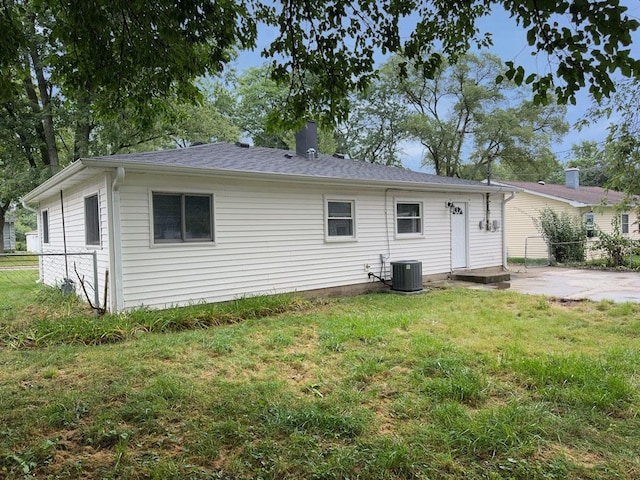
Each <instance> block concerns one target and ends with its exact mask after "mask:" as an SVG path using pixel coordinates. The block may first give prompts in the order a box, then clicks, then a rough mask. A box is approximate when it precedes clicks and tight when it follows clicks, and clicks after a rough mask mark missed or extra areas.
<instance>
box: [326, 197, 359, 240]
mask: <svg viewBox="0 0 640 480" xmlns="http://www.w3.org/2000/svg"><path fill="white" fill-rule="evenodd" d="M331 202H336V203H350V204H351V217H329V203H331ZM356 215H357V205H356V199H355V198H353V197H334V196H327V195H325V196H324V239H325V241H326V242H354V241H357V240H358V234H357V225H358V223H357V221H356ZM332 218H335V219H350V220H351V227H352V228H351V231H352V232H353V233H352V235H330V234H329V220H331V219H332Z"/></svg>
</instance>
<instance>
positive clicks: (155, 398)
mask: <svg viewBox="0 0 640 480" xmlns="http://www.w3.org/2000/svg"><path fill="white" fill-rule="evenodd" d="M123 317H124V319H119V320H118V319H115V318H114V319H111V318H110V317H105V318H98V319H94V318H93V317H91V316H90V317H89V318H86V319H84V320H82V322H84V323H82V324H81V326H80V327H77V328H75V329H74V327H73V324H72V323H73V322H72V321H71V320H68V322H69V323H65V322H67V320H65V319H64V316H62V317H60V318H61V319H62V320H61V321H62V323H64V324H65V325H66V326H67V327H66V328H69V329H71V331H72V333H66V334H65V333H64V331H63V330H61V331H60V332H58V331H57V330H56V331H54V333H51V335H50V337H49V339H48V340H47V339H45V340H41V341H40V343H33V342H24V343H17V344H9V343H5V347H6V346H8V345H9V346H11V347H13V348H0V364H1V365H2V367H3V375H2V376H0V476H1V477H2V478H7V479H9V480H12V479H26V478H36V479H62V478H86V479H103V478H114V479H115V478H118V479H137V478H150V479H151V478H158V479H159V478H162V479H164V478H170V479H171V478H175V479H179V478H180V479H181V478H189V479H213V478H218V479H220V478H223V479H224V478H226V479H231V478H265V479H299V478H309V479H345V478H361V479H407V478H433V479H443V480H444V479H458V478H465V479H467V478H468V479H505V480H506V479H521V480H524V479H532V478H533V479H537V478H540V479H542V478H544V479H592V480H596V479H620V478H625V479H627V478H628V479H632V478H640V461H639V460H638V455H637V452H638V451H640V436H638V434H637V432H638V431H640V415H639V413H640V398H639V397H640V396H639V394H638V386H639V385H640V367H639V365H640V346H639V344H638V335H637V332H638V328H640V327H639V326H638V323H639V322H640V320H639V318H640V307H639V306H637V305H631V304H624V305H617V304H612V303H610V302H600V303H593V302H581V303H575V304H559V303H554V302H552V301H549V300H547V299H545V298H542V297H527V296H521V295H517V294H513V293H510V292H483V291H471V290H464V289H443V290H434V291H432V292H430V293H428V294H425V295H418V296H392V295H384V294H379V295H364V296H360V297H354V298H348V299H336V300H331V301H325V302H323V303H310V302H308V301H303V300H300V299H297V298H296V297H275V298H269V299H243V300H239V301H238V302H231V303H230V304H227V305H219V306H205V305H194V306H192V307H187V308H186V309H173V310H170V311H167V312H156V311H136V312H132V313H131V314H130V315H127V316H123ZM74 318H76V319H77V320H78V321H79V320H80V317H74ZM116 321H120V322H123V323H121V324H116V323H110V322H116ZM101 322H105V323H106V325H105V326H100V324H101ZM52 323H53V322H52ZM33 325H36V327H37V328H36V327H33ZM114 325H118V328H120V329H121V330H122V332H123V333H121V335H120V336H119V337H116V336H114V337H112V338H110V339H109V340H108V341H106V340H105V341H95V340H94V339H95V338H100V336H99V335H98V333H99V332H105V331H115V327H114ZM31 326H32V328H34V331H35V332H40V333H41V332H42V331H44V330H39V328H40V324H39V323H37V322H36V323H33V324H31ZM50 331H53V330H50ZM100 335H102V333H100ZM109 342H114V343H109ZM35 347H37V348H35Z"/></svg>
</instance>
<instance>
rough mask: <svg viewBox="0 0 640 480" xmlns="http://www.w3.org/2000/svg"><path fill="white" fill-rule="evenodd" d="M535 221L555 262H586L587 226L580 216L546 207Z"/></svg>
mask: <svg viewBox="0 0 640 480" xmlns="http://www.w3.org/2000/svg"><path fill="white" fill-rule="evenodd" d="M535 223H536V226H537V227H538V230H540V233H541V234H542V237H543V238H544V239H545V241H546V242H547V244H548V245H549V248H550V252H551V256H552V257H553V260H554V261H555V262H557V263H567V262H584V260H585V243H586V238H587V227H586V225H585V223H584V222H583V221H582V219H581V218H580V217H578V216H574V215H569V214H568V213H567V212H561V213H558V212H556V211H555V210H552V209H551V208H545V209H543V210H542V211H541V212H540V218H538V219H537V220H536V221H535Z"/></svg>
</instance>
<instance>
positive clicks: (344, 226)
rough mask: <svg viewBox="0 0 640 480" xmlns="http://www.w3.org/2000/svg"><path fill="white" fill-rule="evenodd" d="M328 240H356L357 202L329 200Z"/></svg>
mask: <svg viewBox="0 0 640 480" xmlns="http://www.w3.org/2000/svg"><path fill="white" fill-rule="evenodd" d="M326 209H327V211H326V212H327V239H331V240H347V239H355V237H356V234H355V202H354V201H353V200H327V202H326Z"/></svg>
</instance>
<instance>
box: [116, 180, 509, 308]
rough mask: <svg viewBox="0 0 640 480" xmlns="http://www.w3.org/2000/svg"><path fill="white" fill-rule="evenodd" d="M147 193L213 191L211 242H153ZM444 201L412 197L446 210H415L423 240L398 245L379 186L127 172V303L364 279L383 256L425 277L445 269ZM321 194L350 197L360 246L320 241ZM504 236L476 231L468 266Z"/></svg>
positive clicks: (478, 263)
mask: <svg viewBox="0 0 640 480" xmlns="http://www.w3.org/2000/svg"><path fill="white" fill-rule="evenodd" d="M149 191H153V192H165V191H179V192H205V191H209V192H215V199H214V205H215V240H216V241H215V244H214V243H213V242H209V243H206V242H204V243H203V242H200V243H193V244H186V243H178V244H175V243H174V244H153V245H150V243H149V239H150V238H152V237H151V235H152V232H151V230H152V224H153V222H152V221H151V220H150V218H152V216H153V212H152V202H150V201H149V193H148V192H149ZM448 198H451V195H450V194H449V195H446V196H445V194H436V193H424V194H419V195H417V194H416V195H415V196H414V194H413V193H412V197H411V200H412V202H413V203H415V202H416V201H417V202H419V203H420V204H421V205H442V206H443V207H442V208H422V207H421V217H422V218H421V220H422V221H421V223H422V224H423V225H424V224H428V225H429V238H428V239H427V238H424V237H415V238H406V239H405V238H403V239H402V240H401V241H396V240H395V237H396V233H395V203H394V199H393V197H392V196H391V195H386V194H385V191H384V189H382V188H381V189H358V188H354V187H351V188H350V187H343V188H337V187H336V188H331V189H327V187H326V185H325V186H320V185H318V186H316V185H313V184H309V185H296V184H292V183H275V182H274V183H267V182H258V181H251V182H249V181H239V180H235V179H225V180H217V181H216V180H214V179H212V178H211V177H206V178H202V177H187V176H183V177H182V176H172V177H171V178H169V179H168V178H166V177H164V176H161V175H138V174H135V173H128V174H127V181H126V182H125V183H124V184H123V185H122V186H121V187H120V204H121V215H120V216H121V245H122V265H123V267H122V269H123V275H122V276H123V278H122V288H123V295H124V297H123V298H124V308H134V307H138V306H140V305H145V306H150V307H165V306H170V305H185V304H188V303H192V302H199V301H205V302H216V301H224V300H232V299H235V298H238V297H241V296H246V295H257V294H273V293H278V292H287V291H303V290H313V289H320V288H327V287H340V286H346V285H353V284H364V283H369V282H371V280H370V279H369V277H368V275H367V268H366V267H365V266H369V267H370V269H371V271H374V272H379V270H380V268H381V266H382V265H381V260H380V256H381V255H383V256H385V257H386V256H388V257H386V258H387V262H386V267H387V268H388V267H389V262H391V261H395V260H406V259H412V260H417V261H421V262H423V274H424V275H433V274H445V273H448V272H449V271H450V257H451V255H450V253H451V249H450V238H449V235H450V224H449V222H450V218H449V210H448V209H446V208H444V204H445V201H446V200H447V199H448ZM327 200H337V201H343V200H348V201H352V202H353V206H354V209H353V215H354V225H353V228H354V234H355V233H356V231H357V238H358V241H357V242H356V241H351V242H327V241H326V239H327ZM464 201H466V202H469V209H470V211H469V218H470V219H471V220H470V221H471V222H472V223H474V222H475V224H477V222H478V221H479V220H480V219H481V215H482V214H483V207H482V203H481V202H482V197H481V196H480V195H477V198H474V199H473V200H471V199H469V198H468V197H465V199H464ZM385 202H387V203H386V204H385ZM495 204H496V205H499V202H498V201H497V200H496V201H495ZM496 208H499V207H496ZM385 212H387V215H388V217H387V218H385ZM500 239H501V234H500V233H499V232H491V233H486V232H484V234H483V235H478V236H476V237H473V236H472V238H470V242H469V243H470V247H469V249H470V254H469V257H470V267H472V268H473V267H475V268H481V267H484V266H499V265H501V261H502V258H501V251H502V250H501V242H500ZM474 242H480V243H481V244H482V245H476V244H475V243H474ZM385 275H386V273H385Z"/></svg>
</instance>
